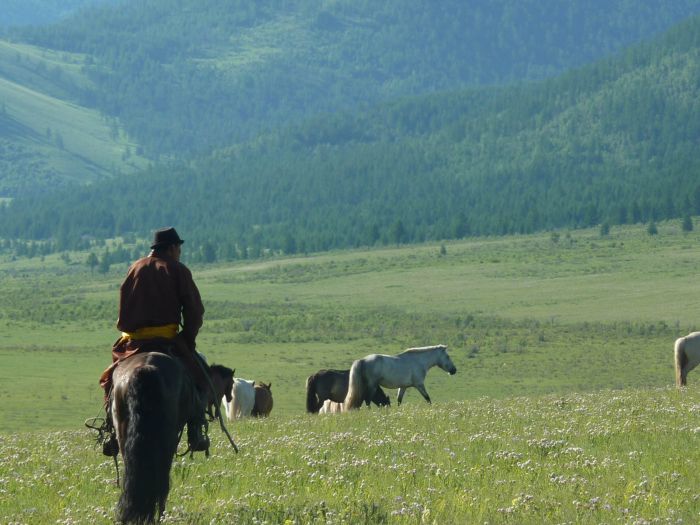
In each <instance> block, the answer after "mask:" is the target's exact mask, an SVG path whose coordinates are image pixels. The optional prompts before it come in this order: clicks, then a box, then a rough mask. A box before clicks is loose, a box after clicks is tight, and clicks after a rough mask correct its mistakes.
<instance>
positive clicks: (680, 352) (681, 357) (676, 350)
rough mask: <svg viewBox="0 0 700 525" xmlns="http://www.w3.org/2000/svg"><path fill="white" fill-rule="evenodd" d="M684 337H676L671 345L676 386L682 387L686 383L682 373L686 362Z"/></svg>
mask: <svg viewBox="0 0 700 525" xmlns="http://www.w3.org/2000/svg"><path fill="white" fill-rule="evenodd" d="M685 341H686V339H685V337H679V338H678V339H676V344H675V345H673V355H674V358H675V359H674V362H675V365H676V386H677V387H682V386H685V384H686V377H685V375H684V374H683V368H684V367H685V365H686V364H687V363H688V356H687V355H686V354H685Z"/></svg>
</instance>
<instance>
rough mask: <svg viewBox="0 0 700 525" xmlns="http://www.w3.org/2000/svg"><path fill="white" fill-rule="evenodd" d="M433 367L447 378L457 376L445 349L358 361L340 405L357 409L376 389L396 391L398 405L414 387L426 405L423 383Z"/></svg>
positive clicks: (422, 349) (431, 348) (427, 348)
mask: <svg viewBox="0 0 700 525" xmlns="http://www.w3.org/2000/svg"><path fill="white" fill-rule="evenodd" d="M433 366H438V367H440V368H442V369H443V370H444V371H445V372H448V373H449V374H450V375H454V374H455V373H456V372H457V368H456V367H455V365H454V363H452V360H451V359H450V356H449V355H448V354H447V347H446V346H445V345H437V346H423V347H420V348H409V349H408V350H406V351H404V352H401V353H400V354H398V355H396V356H390V355H381V354H372V355H368V356H367V357H364V358H362V359H358V360H357V361H355V362H354V363H353V364H352V367H351V368H350V380H349V383H350V384H349V386H348V394H347V396H346V397H345V402H344V403H343V405H344V410H351V409H353V408H359V407H360V406H361V405H362V402H363V401H365V400H367V399H370V398H371V397H372V396H373V395H374V392H375V391H376V390H377V387H379V386H383V387H385V388H398V389H399V395H398V397H397V399H398V403H399V405H400V404H401V400H402V399H403V396H404V394H405V393H406V389H407V388H408V387H410V386H413V387H416V389H417V390H418V391H419V392H420V393H421V394H422V395H423V397H424V398H425V400H426V401H427V402H428V403H430V396H429V395H428V392H427V391H426V390H425V385H424V384H423V382H424V381H425V374H426V373H427V372H428V369H430V368H432V367H433Z"/></svg>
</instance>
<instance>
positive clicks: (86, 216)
mask: <svg viewBox="0 0 700 525" xmlns="http://www.w3.org/2000/svg"><path fill="white" fill-rule="evenodd" d="M699 136H700V18H695V19H692V20H689V21H687V22H686V23H683V24H681V25H680V26H678V27H677V28H675V29H674V30H673V31H671V32H669V33H668V34H667V35H665V36H664V37H663V38H660V39H658V40H656V41H654V42H652V43H649V44H644V45H641V46H638V47H636V48H634V49H631V50H629V51H627V52H625V53H624V54H622V55H620V56H619V57H616V58H614V59H608V60H605V61H603V62H600V63H597V64H595V65H591V66H586V67H584V68H582V69H579V70H576V71H572V72H569V73H566V74H564V75H563V76H561V77H558V78H555V79H550V80H545V81H540V82H535V83H529V84H521V85H517V86H511V87H501V88H498V89H495V88H472V89H470V90H467V91H456V92H452V93H447V94H444V93H443V94H433V95H427V96H422V97H417V98H407V99H404V100H401V101H397V102H393V103H390V104H385V105H380V106H377V107H375V108H373V109H372V110H371V111H367V112H365V113H362V114H346V115H339V114H336V115H328V116H327V117H325V118H316V119H313V120H310V121H309V122H307V123H305V124H303V125H297V126H294V127H292V128H291V129H287V130H286V131H284V132H282V131H280V132H277V133H275V134H270V135H268V136H266V137H264V138H260V139H258V140H256V141H254V142H252V143H250V144H248V145H245V146H236V147H232V148H230V149H228V150H226V151H225V152H224V151H220V152H219V153H217V154H216V155H214V156H212V157H210V158H208V159H205V160H200V161H197V162H192V163H189V164H188V165H178V166H167V167H166V166H161V167H158V168H154V169H152V170H150V171H148V172H146V173H145V174H143V175H142V176H139V177H138V178H129V179H128V180H121V181H114V182H112V183H109V184H106V185H100V186H94V187H91V188H87V189H84V190H82V191H80V192H77V193H75V194H72V195H67V194H66V195H60V196H58V197H56V198H54V199H51V200H45V199H44V200H23V199H17V200H15V201H14V202H13V205H11V206H9V207H7V208H6V209H5V210H4V211H2V212H0V237H9V238H28V237H31V236H33V237H35V238H37V239H41V238H53V239H56V240H58V242H59V243H60V244H59V245H58V247H67V246H70V245H71V243H75V242H78V240H79V239H81V236H83V235H96V236H98V237H110V236H113V235H117V234H122V233H125V232H131V231H136V232H138V233H140V234H143V235H148V231H146V230H147V229H150V228H153V227H154V225H165V224H176V225H177V226H178V227H179V228H180V229H181V230H183V231H187V232H188V238H190V239H193V240H194V241H193V242H192V243H190V244H189V245H188V249H195V250H198V253H199V254H201V256H202V257H204V258H205V259H208V260H212V259H214V258H217V257H220V258H235V257H245V256H250V255H253V256H257V255H259V254H260V251H261V250H264V249H272V250H276V251H283V252H286V253H294V252H297V251H307V250H308V251H316V250H325V249H329V248H336V247H349V246H357V245H372V244H375V243H401V242H416V241H422V240H427V239H443V238H455V237H462V236H465V235H483V234H501V233H510V232H530V231H534V230H540V229H546V228H566V227H581V226H590V225H595V224H599V223H602V222H608V223H609V224H611V225H614V224H618V223H627V222H640V221H650V220H659V219H663V218H671V217H680V216H683V215H685V214H700V177H698V173H700V158H699V157H698V156H697V154H696V152H697V140H698V137H699Z"/></svg>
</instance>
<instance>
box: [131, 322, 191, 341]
mask: <svg viewBox="0 0 700 525" xmlns="http://www.w3.org/2000/svg"><path fill="white" fill-rule="evenodd" d="M176 335H177V325H176V324H166V325H163V326H144V327H143V328H139V329H138V330H136V331H135V332H122V340H126V341H131V340H132V339H135V340H137V341H138V340H142V339H156V338H159V337H160V338H163V339H173V338H174V337H175V336H176Z"/></svg>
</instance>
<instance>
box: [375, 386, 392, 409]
mask: <svg viewBox="0 0 700 525" xmlns="http://www.w3.org/2000/svg"><path fill="white" fill-rule="evenodd" d="M372 402H373V403H374V404H375V405H377V406H378V407H387V406H391V399H389V396H387V395H386V394H385V393H384V390H382V389H381V387H377V390H376V391H375V393H374V397H373V398H372Z"/></svg>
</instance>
